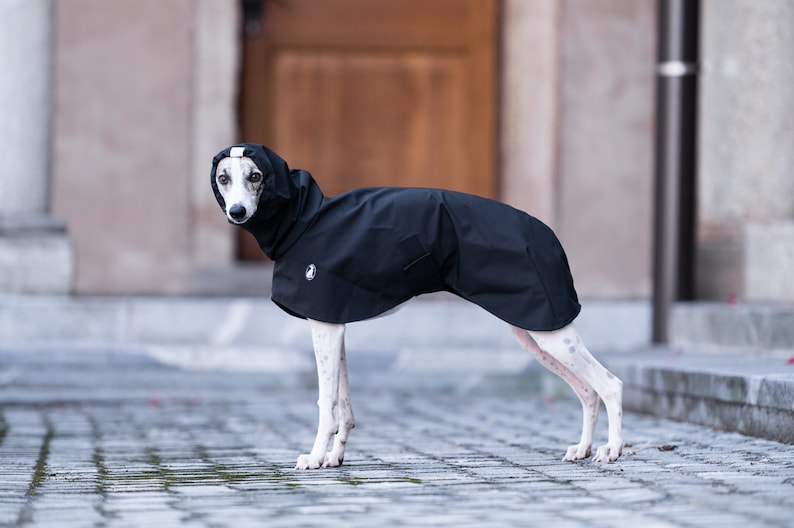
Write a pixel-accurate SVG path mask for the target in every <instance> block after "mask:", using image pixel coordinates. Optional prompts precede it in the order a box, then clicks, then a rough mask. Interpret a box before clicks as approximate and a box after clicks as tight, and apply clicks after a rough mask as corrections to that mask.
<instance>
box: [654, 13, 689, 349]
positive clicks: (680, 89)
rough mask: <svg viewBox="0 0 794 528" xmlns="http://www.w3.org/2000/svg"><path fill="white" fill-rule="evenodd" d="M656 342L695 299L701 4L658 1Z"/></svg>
mask: <svg viewBox="0 0 794 528" xmlns="http://www.w3.org/2000/svg"><path fill="white" fill-rule="evenodd" d="M658 1H659V3H658V20H659V40H658V49H657V59H658V64H657V80H656V174H655V177H656V195H655V218H654V258H653V264H654V270H653V336H652V339H653V342H654V343H667V342H668V341H669V335H668V332H669V318H670V309H671V307H672V304H673V302H675V301H677V300H689V299H692V298H694V290H695V287H694V268H695V262H694V246H695V202H696V200H695V166H696V158H695V156H696V139H697V136H696V124H697V75H696V74H697V61H698V24H699V21H698V18H699V11H700V2H699V0H658Z"/></svg>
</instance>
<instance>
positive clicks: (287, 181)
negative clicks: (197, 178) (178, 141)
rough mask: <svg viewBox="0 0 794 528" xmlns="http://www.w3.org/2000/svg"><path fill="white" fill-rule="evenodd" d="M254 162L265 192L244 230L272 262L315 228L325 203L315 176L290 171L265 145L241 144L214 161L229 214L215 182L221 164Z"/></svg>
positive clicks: (214, 167) (214, 187) (304, 172)
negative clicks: (233, 159)
mask: <svg viewBox="0 0 794 528" xmlns="http://www.w3.org/2000/svg"><path fill="white" fill-rule="evenodd" d="M228 157H246V158H250V159H251V160H252V161H253V162H254V163H255V164H256V166H257V167H258V168H259V170H260V171H262V181H263V188H262V194H261V195H260V197H259V202H258V204H257V209H256V212H255V213H254V215H253V216H252V217H251V218H250V219H249V220H248V221H247V222H245V223H244V224H240V227H242V228H244V229H245V230H247V231H248V232H250V233H251V234H252V235H254V237H255V238H256V241H257V243H258V244H259V247H260V248H261V249H262V251H264V252H265V254H266V255H267V256H268V257H270V258H271V259H272V260H276V259H278V258H279V257H280V256H281V255H282V254H283V253H284V252H286V251H287V250H288V249H289V248H290V246H292V244H294V243H295V241H296V240H297V239H298V238H300V236H301V234H303V232H304V231H305V230H306V228H307V227H308V226H309V225H310V224H311V222H312V220H313V219H314V216H315V215H316V214H317V211H318V210H319V209H320V206H321V204H322V201H323V199H324V196H323V193H322V191H321V190H320V187H319V186H318V185H317V183H316V182H315V181H314V178H312V175H311V174H309V173H308V172H307V171H304V170H290V168H289V166H288V165H287V162H286V161H284V160H283V159H282V158H281V157H280V156H279V155H278V154H276V153H275V152H273V151H272V150H270V149H269V148H267V147H264V146H262V145H255V144H253V143H241V144H239V145H233V146H231V147H228V148H225V149H223V150H222V151H220V152H219V153H218V154H216V155H215V156H214V157H213V158H212V172H211V173H210V182H211V185H212V191H213V193H215V199H216V200H218V205H220V206H221V209H223V212H224V213H226V202H225V200H224V199H223V196H222V195H221V193H220V190H219V189H218V184H217V182H216V181H215V172H216V171H217V169H218V164H219V163H220V162H221V160H223V159H224V158H228Z"/></svg>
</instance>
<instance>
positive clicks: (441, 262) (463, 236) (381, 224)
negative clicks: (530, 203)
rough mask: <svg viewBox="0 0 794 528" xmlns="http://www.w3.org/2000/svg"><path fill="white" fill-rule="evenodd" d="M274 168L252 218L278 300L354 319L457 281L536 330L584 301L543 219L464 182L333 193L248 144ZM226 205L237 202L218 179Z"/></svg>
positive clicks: (476, 299)
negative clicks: (449, 186) (469, 190)
mask: <svg viewBox="0 0 794 528" xmlns="http://www.w3.org/2000/svg"><path fill="white" fill-rule="evenodd" d="M239 147H243V148H242V149H240V148H238V149H237V151H236V152H235V154H239V152H240V150H242V155H243V156H245V157H248V158H251V159H252V160H253V161H254V163H256V165H257V166H258V167H259V169H260V170H261V171H262V174H263V176H264V178H263V182H264V188H263V190H262V195H261V197H260V199H259V204H258V206H257V210H256V212H255V214H254V215H253V216H252V217H251V219H250V220H248V221H247V222H246V223H245V224H243V225H242V227H243V228H245V229H246V230H248V231H249V232H251V233H252V234H253V235H254V237H255V238H256V240H257V242H258V243H259V246H260V248H262V251H264V252H265V254H267V256H268V257H270V258H271V259H272V260H273V261H275V267H274V270H273V294H272V299H273V301H274V302H275V303H276V304H277V305H278V306H280V307H281V308H283V309H284V310H285V311H287V312H288V313H290V314H292V315H295V316H298V317H303V318H310V319H315V320H318V321H325V322H329V323H348V322H352V321H360V320H363V319H368V318H371V317H374V316H377V315H380V314H382V313H383V312H386V311H387V310H389V309H391V308H394V307H395V306H397V305H399V304H401V303H403V302H405V301H407V300H408V299H410V298H411V297H414V296H416V295H420V294H422V293H429V292H435V291H442V290H446V291H449V292H452V293H454V294H456V295H459V296H460V297H463V298H464V299H467V300H469V301H471V302H473V303H476V304H478V305H480V306H482V307H483V308H485V309H486V310H488V311H489V312H491V313H492V314H494V315H496V316H497V317H499V318H500V319H502V320H504V321H506V322H508V323H510V324H512V325H515V326H518V327H521V328H524V329H527V330H556V329H559V328H562V327H563V326H565V325H567V324H568V323H570V322H571V321H573V319H574V318H575V317H576V316H577V315H578V313H579V310H580V305H579V302H578V299H577V296H576V291H575V290H574V286H573V278H572V277H571V273H570V269H569V267H568V260H567V258H566V256H565V252H564V251H563V249H562V246H561V245H560V242H559V241H558V240H557V237H556V236H555V235H554V233H553V232H552V231H551V229H550V228H549V227H547V226H546V225H545V224H543V223H542V222H541V221H540V220H538V219H536V218H534V217H532V216H529V215H528V214H526V213H524V212H522V211H519V210H517V209H514V208H512V207H510V206H508V205H505V204H502V203H499V202H496V201H493V200H488V199H485V198H480V197H477V196H472V195H468V194H463V193H459V192H453V191H445V190H439V189H411V188H407V189H404V188H387V187H378V188H364V189H356V190H353V191H349V192H346V193H343V194H340V195H338V196H334V197H332V198H329V197H326V196H324V195H323V194H322V191H321V190H320V188H319V186H318V185H317V184H316V183H315V181H314V179H313V178H312V176H311V174H309V173H308V172H306V171H303V170H290V169H289V167H288V166H287V163H286V162H285V161H284V160H283V159H281V158H280V157H279V156H278V155H277V154H276V153H274V152H273V151H271V150H270V149H268V148H266V147H263V146H261V145H254V144H243V145H239ZM232 148H233V147H229V148H227V149H225V150H223V151H221V152H220V153H218V154H217V155H216V156H215V157H214V158H213V160H212V174H211V179H212V189H213V191H214V192H215V197H216V198H217V200H218V203H219V204H220V206H221V208H223V210H224V211H225V210H226V204H225V203H224V200H223V197H222V196H221V194H220V192H219V191H218V188H217V184H216V182H215V171H216V168H217V166H218V163H219V162H220V161H221V160H222V159H223V158H226V157H229V155H230V153H231V149H232Z"/></svg>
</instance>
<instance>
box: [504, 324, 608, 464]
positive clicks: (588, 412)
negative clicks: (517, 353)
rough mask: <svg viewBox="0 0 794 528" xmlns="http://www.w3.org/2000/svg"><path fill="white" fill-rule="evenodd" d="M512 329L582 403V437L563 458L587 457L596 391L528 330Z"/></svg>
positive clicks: (523, 343) (591, 436) (594, 421)
mask: <svg viewBox="0 0 794 528" xmlns="http://www.w3.org/2000/svg"><path fill="white" fill-rule="evenodd" d="M512 330H513V334H514V335H515V336H516V338H517V339H518V342H519V343H520V344H521V346H522V347H523V348H524V349H525V350H526V351H527V352H529V353H530V354H532V356H533V357H534V358H535V359H536V360H537V361H538V363H540V364H541V365H543V366H544V367H546V368H547V369H549V370H550V371H552V372H553V373H554V374H556V375H557V376H559V377H560V378H562V379H563V380H565V382H566V383H567V384H568V385H569V386H570V387H571V388H572V389H573V391H574V392H575V393H576V396H577V397H578V398H579V401H580V402H581V403H582V437H581V439H580V440H579V443H578V444H576V445H572V446H570V447H569V448H568V450H567V451H566V453H565V456H564V457H563V460H571V461H572V460H580V459H583V458H587V457H589V456H590V450H591V447H592V445H593V434H594V433H595V425H596V420H597V418H598V403H599V399H598V393H596V391H595V390H594V389H593V387H591V386H590V385H589V384H587V383H585V382H584V381H582V380H580V379H579V378H577V377H576V376H575V375H574V374H573V373H572V372H571V371H570V370H568V369H567V368H566V367H565V366H564V365H563V364H562V363H560V362H559V361H557V360H556V359H555V358H554V356H552V355H551V354H549V353H548V352H545V351H543V350H541V349H540V347H538V345H537V343H535V340H534V339H532V337H531V336H530V335H529V332H527V331H526V330H524V329H523V328H518V327H517V326H514V327H512Z"/></svg>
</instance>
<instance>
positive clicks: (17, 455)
mask: <svg viewBox="0 0 794 528" xmlns="http://www.w3.org/2000/svg"><path fill="white" fill-rule="evenodd" d="M352 374H353V380H352V382H353V397H354V405H355V410H356V416H357V419H358V427H357V428H356V430H355V431H354V434H353V436H352V437H351V441H350V443H349V446H348V456H347V461H346V464H345V465H344V466H343V467H342V468H338V469H327V470H319V471H309V472H301V471H295V470H293V469H292V467H293V464H294V461H295V458H296V456H297V455H298V454H299V453H301V452H305V450H307V449H308V448H309V447H310V444H311V441H312V439H313V434H314V427H315V419H316V416H315V414H316V410H315V406H314V398H315V393H314V390H313V388H312V379H311V376H307V375H301V374H294V373H287V374H282V375H274V374H268V375H264V374H234V373H210V372H185V371H180V370H177V369H175V368H171V367H165V366H162V365H159V364H158V363H156V362H155V361H153V360H151V359H148V358H146V357H145V356H142V355H138V354H133V353H111V352H103V351H81V350H57V351H56V350H41V351H25V352H19V351H0V413H1V414H0V416H2V422H0V464H1V465H0V525H2V526H59V527H60V526H70V527H71V526H130V527H141V526H158V527H160V526H197V527H213V526H235V527H237V526H268V527H279V526H319V525H324V526H326V525H330V523H339V525H340V526H366V527H372V526H463V527H466V526H489V527H491V526H545V525H551V524H552V523H553V525H554V526H555V527H556V526H563V527H564V526H588V527H601V526H604V527H611V526H642V527H644V528H646V527H657V526H659V527H662V526H709V527H711V526H742V527H749V526H794V517H792V512H794V448H792V447H791V446H787V445H783V444H778V443H775V442H771V441H766V440H759V439H755V438H750V437H745V436H741V435H738V434H733V433H723V432H720V431H714V430H711V429H708V428H703V427H699V426H694V425H688V424H681V423H675V422H670V421H667V420H662V419H656V418H651V417H646V416H640V415H634V414H627V415H626V417H625V431H626V441H627V442H628V443H629V444H630V446H629V447H626V448H625V451H626V452H625V453H624V456H623V457H622V458H621V459H620V460H619V461H618V462H617V463H615V464H609V465H600V464H594V463H592V462H590V461H584V462H578V463H563V462H560V461H559V459H560V457H561V456H562V454H563V452H564V451H565V447H566V446H567V445H568V444H569V443H571V442H572V441H574V440H576V439H578V434H579V427H580V420H581V416H580V410H579V406H578V403H576V402H575V401H573V400H570V399H554V400H552V399H549V398H542V397H540V396H538V394H537V392H536V391H534V390H532V389H529V388H521V387H522V385H523V384H526V386H530V385H532V380H533V379H536V378H534V377H533V376H527V378H526V379H524V378H523V377H516V376H512V377H492V378H478V377H477V376H474V375H471V376H469V375H459V376H457V377H456V378H452V377H450V376H441V375H437V374H427V375H416V374H412V375H400V376H398V377H396V378H394V377H390V376H389V375H388V374H387V373H384V372H373V371H372V369H369V370H359V371H354V372H353V373H352ZM530 378H532V379H530ZM430 381H435V382H437V384H436V386H437V387H438V388H435V389H434V388H430V387H432V386H433V384H431V383H430ZM525 382H526V383H525ZM599 425H600V426H599V429H598V434H597V441H601V442H603V441H605V435H606V420H605V417H604V416H602V417H601V419H600V422H599Z"/></svg>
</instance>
